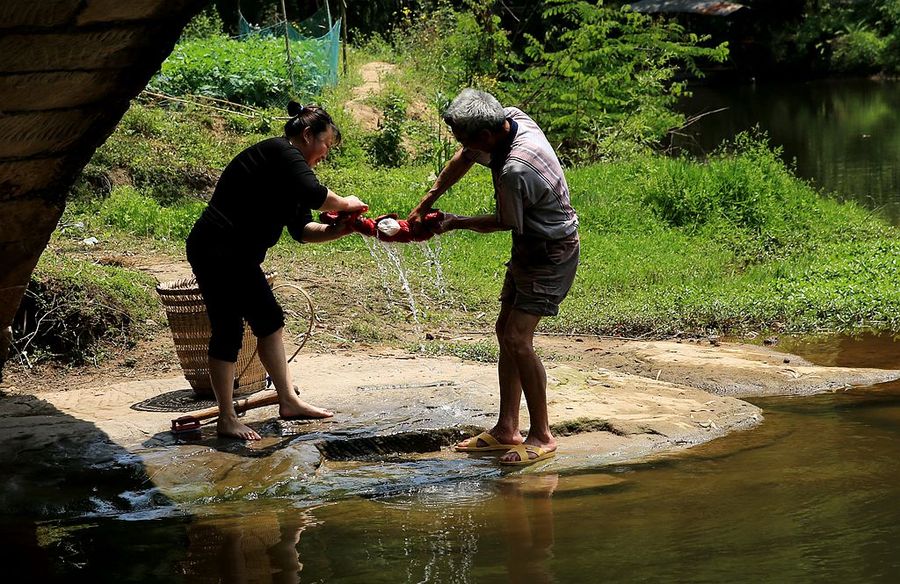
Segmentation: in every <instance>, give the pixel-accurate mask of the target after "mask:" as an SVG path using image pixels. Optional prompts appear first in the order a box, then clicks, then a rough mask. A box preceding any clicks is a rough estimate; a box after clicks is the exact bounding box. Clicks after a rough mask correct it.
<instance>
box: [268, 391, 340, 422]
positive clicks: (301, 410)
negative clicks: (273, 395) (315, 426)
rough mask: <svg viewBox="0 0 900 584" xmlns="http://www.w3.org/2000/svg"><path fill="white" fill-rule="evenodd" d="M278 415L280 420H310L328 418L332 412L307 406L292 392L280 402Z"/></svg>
mask: <svg viewBox="0 0 900 584" xmlns="http://www.w3.org/2000/svg"><path fill="white" fill-rule="evenodd" d="M278 415H279V417H281V419H282V420H311V419H318V418H330V417H331V416H333V415H334V412H332V411H331V410H326V409H324V408H318V407H316V406H314V405H311V404H308V403H306V402H305V401H303V400H302V399H300V398H299V397H297V395H296V394H294V393H293V392H292V393H291V394H290V395H288V396H287V397H282V399H281V400H280V402H279V405H278Z"/></svg>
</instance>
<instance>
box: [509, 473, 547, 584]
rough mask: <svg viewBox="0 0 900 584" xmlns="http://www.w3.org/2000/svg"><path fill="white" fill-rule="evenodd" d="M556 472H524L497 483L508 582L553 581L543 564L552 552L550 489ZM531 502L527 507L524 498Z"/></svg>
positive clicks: (532, 583) (531, 582)
mask: <svg viewBox="0 0 900 584" xmlns="http://www.w3.org/2000/svg"><path fill="white" fill-rule="evenodd" d="M558 483H559V475H557V474H549V475H525V476H521V477H508V478H505V479H503V480H500V481H498V482H497V486H498V488H499V489H500V493H501V494H502V501H503V508H504V510H505V515H506V520H505V521H504V523H503V525H504V526H505V527H506V541H507V543H508V545H509V562H508V564H507V570H508V575H509V581H510V582H513V583H514V584H517V583H519V582H522V583H526V582H527V583H528V584H540V583H542V582H553V581H555V580H554V578H553V576H552V575H551V573H550V571H549V568H548V566H547V562H548V560H550V559H551V558H552V553H553V492H554V491H555V490H556V486H557V484H558ZM526 498H527V499H530V500H531V501H532V505H531V508H530V509H529V508H528V506H527V505H526V504H525V501H526Z"/></svg>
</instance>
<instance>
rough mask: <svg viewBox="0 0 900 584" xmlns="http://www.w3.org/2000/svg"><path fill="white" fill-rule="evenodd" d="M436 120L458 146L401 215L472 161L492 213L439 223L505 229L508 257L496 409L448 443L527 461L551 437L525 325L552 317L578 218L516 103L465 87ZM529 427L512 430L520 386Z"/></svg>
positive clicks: (419, 213)
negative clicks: (489, 188) (490, 197)
mask: <svg viewBox="0 0 900 584" xmlns="http://www.w3.org/2000/svg"><path fill="white" fill-rule="evenodd" d="M444 121H446V122H447V124H448V125H449V126H450V128H451V130H452V131H453V135H454V136H455V137H456V139H457V140H458V141H459V143H460V144H462V149H460V150H459V151H458V152H457V153H456V154H455V155H454V156H453V158H452V159H451V160H450V162H448V163H447V166H446V167H444V169H443V170H442V171H441V174H440V176H438V178H437V181H435V183H434V186H432V187H431V190H430V191H429V192H428V194H427V195H426V196H425V197H424V198H423V199H422V201H421V202H420V203H419V205H418V206H417V207H416V208H415V209H414V210H413V211H412V213H410V216H409V219H410V221H417V220H421V218H422V217H424V215H425V213H427V212H428V211H429V210H430V209H431V207H432V206H433V205H434V203H435V201H437V200H438V198H439V197H440V196H441V195H442V194H444V192H446V191H447V189H449V188H450V187H451V186H452V185H453V184H455V183H456V182H457V181H458V180H459V179H460V178H462V177H463V175H465V174H466V173H467V172H468V171H469V169H470V168H472V166H473V165H474V164H475V163H476V162H478V163H480V164H483V165H485V166H488V167H490V169H491V174H492V175H493V177H494V195H495V199H496V205H497V206H496V212H495V213H494V214H492V215H479V216H475V217H463V216H459V215H448V216H447V219H446V220H445V222H444V224H443V225H442V226H441V231H449V230H451V229H470V230H472V231H479V232H483V233H487V232H492V231H503V230H512V232H513V234H512V257H511V258H510V261H509V262H508V263H507V271H506V280H505V281H504V283H503V291H502V292H501V294H500V301H501V305H500V314H499V316H498V317H497V324H496V331H497V340H498V341H499V344H500V361H499V363H498V373H499V378H500V416H499V419H498V421H497V424H496V425H495V426H494V427H493V428H491V429H490V430H488V431H487V432H484V433H482V434H479V435H478V436H475V437H473V438H470V439H468V440H465V441H463V442H460V443H459V444H457V446H456V448H457V450H461V451H469V452H474V451H479V452H483V451H488V450H498V451H499V450H507V452H506V454H504V455H503V456H502V457H501V458H500V462H501V463H504V464H529V463H532V462H536V461H538V460H541V459H544V458H548V457H550V456H553V455H554V453H555V451H556V439H555V438H554V437H553V436H552V435H551V433H550V424H549V421H548V418H547V374H546V372H545V371H544V365H543V363H541V360H540V358H539V357H538V356H537V354H536V353H535V352H534V330H535V328H536V327H537V325H538V322H539V321H540V320H541V317H543V316H555V315H556V314H557V313H558V312H559V304H560V302H562V300H563V298H565V296H566V294H567V293H568V292H569V288H570V287H571V286H572V282H573V280H574V279H575V270H576V268H577V267H578V253H579V242H578V217H577V216H576V215H575V211H574V210H573V209H572V205H571V204H570V202H569V187H568V185H567V184H566V179H565V177H564V176H563V171H562V167H561V166H560V164H559V160H558V159H557V157H556V153H555V152H554V151H553V148H552V147H551V146H550V143H549V142H548V141H547V138H546V137H545V136H544V133H543V132H542V131H541V129H540V128H539V127H538V126H537V124H535V123H534V121H533V120H532V119H531V118H530V117H528V116H527V115H525V113H523V112H522V111H521V110H519V109H516V108H513V107H510V108H506V109H504V108H503V107H502V106H501V105H500V102H498V101H497V99H496V98H495V97H494V96H492V95H490V94H489V93H485V92H483V91H477V90H474V89H466V90H464V91H463V92H462V93H460V94H459V95H458V96H457V97H456V99H454V100H453V103H451V104H450V106H449V107H448V108H447V111H446V112H444ZM523 392H524V394H525V401H526V403H527V405H528V413H529V417H530V419H531V426H530V428H529V430H528V436H527V437H526V438H525V440H524V443H523V441H522V437H521V435H520V434H519V403H520V401H521V396H522V393H523Z"/></svg>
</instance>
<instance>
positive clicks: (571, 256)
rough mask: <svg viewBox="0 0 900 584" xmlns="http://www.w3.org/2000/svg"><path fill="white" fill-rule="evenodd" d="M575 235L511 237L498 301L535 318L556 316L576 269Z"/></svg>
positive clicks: (576, 242)
mask: <svg viewBox="0 0 900 584" xmlns="http://www.w3.org/2000/svg"><path fill="white" fill-rule="evenodd" d="M579 252H580V245H579V240H578V232H577V231H576V232H575V233H573V234H572V235H569V236H567V237H564V238H562V239H554V240H546V239H539V238H536V237H529V236H527V235H516V234H513V247H512V258H511V259H510V260H509V261H508V262H507V263H506V279H505V280H504V281H503V290H501V291H500V301H501V302H504V303H508V304H511V305H512V307H513V308H516V309H518V310H521V311H522V312H527V313H529V314H536V315H538V316H556V315H557V314H559V305H560V303H561V302H562V301H563V299H564V298H565V297H566V294H568V293H569V289H570V288H571V287H572V282H574V281H575V272H576V271H577V269H578V256H579Z"/></svg>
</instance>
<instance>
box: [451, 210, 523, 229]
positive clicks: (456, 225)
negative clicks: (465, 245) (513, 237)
mask: <svg viewBox="0 0 900 584" xmlns="http://www.w3.org/2000/svg"><path fill="white" fill-rule="evenodd" d="M454 229H468V230H469V231H477V232H479V233H493V232H494V231H509V230H510V229H512V227H508V226H506V225H503V224H502V223H500V222H499V221H498V220H497V216H496V215H475V216H472V217H468V216H466V215H451V214H450V213H447V214H446V216H445V218H444V221H443V222H442V223H441V226H440V227H439V228H438V229H436V230H435V232H436V233H445V232H447V231H452V230H454Z"/></svg>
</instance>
